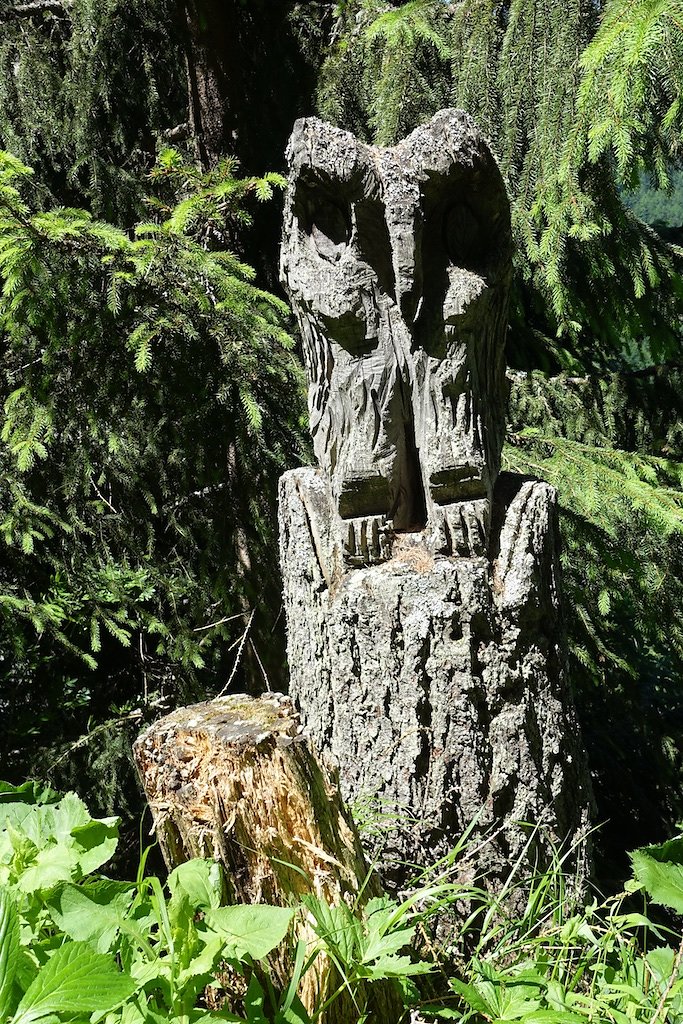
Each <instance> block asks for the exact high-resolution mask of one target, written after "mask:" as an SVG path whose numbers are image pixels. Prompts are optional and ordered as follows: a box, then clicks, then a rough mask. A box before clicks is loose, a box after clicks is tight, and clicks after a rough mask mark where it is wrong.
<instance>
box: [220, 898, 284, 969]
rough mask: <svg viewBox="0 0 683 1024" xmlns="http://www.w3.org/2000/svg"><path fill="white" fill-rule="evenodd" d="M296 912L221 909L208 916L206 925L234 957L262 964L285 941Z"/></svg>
mask: <svg viewBox="0 0 683 1024" xmlns="http://www.w3.org/2000/svg"><path fill="white" fill-rule="evenodd" d="M293 917H294V911H293V910H288V909H287V908H285V907H268V906H265V905H263V904H255V905H254V906H235V907H221V908H220V910H211V911H208V912H207V914H206V922H207V924H209V925H210V926H211V928H213V929H214V930H215V931H217V932H218V934H219V935H221V936H222V937H223V938H224V940H225V943H226V945H227V946H228V947H229V948H230V950H231V951H232V954H233V955H234V956H235V957H236V958H237V959H241V958H242V957H244V956H250V957H252V958H253V959H254V960H261V959H262V958H263V957H264V956H267V955H268V953H270V951H271V950H272V949H275V947H276V946H279V944H280V943H281V942H282V940H283V939H284V937H285V935H286V934H287V930H288V928H289V925H290V922H291V920H292V918H293Z"/></svg>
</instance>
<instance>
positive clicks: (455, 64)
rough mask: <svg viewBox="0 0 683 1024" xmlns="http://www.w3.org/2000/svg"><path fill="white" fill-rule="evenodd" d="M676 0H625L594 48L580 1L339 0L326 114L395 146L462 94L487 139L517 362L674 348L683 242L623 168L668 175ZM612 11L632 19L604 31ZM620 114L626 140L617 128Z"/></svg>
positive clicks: (587, 360)
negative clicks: (674, 244) (507, 226)
mask: <svg viewBox="0 0 683 1024" xmlns="http://www.w3.org/2000/svg"><path fill="white" fill-rule="evenodd" d="M676 6H677V5H676V4H668V5H666V4H658V3H654V2H653V0H650V2H648V3H646V2H643V3H642V4H635V5H627V8H626V9H625V8H624V5H623V4H619V3H618V2H616V0H615V3H614V4H613V5H612V6H610V5H609V4H608V5H607V10H606V11H605V13H604V17H603V22H602V28H601V30H600V32H599V33H598V35H597V36H596V37H595V40H594V41H593V43H591V45H590V47H589V48H588V49H586V47H587V46H588V44H589V43H590V41H591V39H592V37H593V35H594V33H595V31H596V28H597V9H596V7H595V5H593V4H586V3H584V2H582V0H571V2H569V3H563V4H548V3H544V2H540V0H539V2H536V0H532V2H528V0H511V2H510V3H506V4H498V3H494V2H493V0H460V2H457V3H455V2H443V0H441V2H437V0H411V2H410V3H403V4H399V3H394V4H390V3H387V2H383V0H356V2H353V3H348V4H346V5H344V8H343V10H342V12H341V23H340V25H339V26H338V31H337V38H336V40H335V42H334V44H333V46H332V47H331V49H330V52H329V55H328V57H327V59H326V62H325V65H324V67H323V70H322V73H321V78H320V85H319V91H318V103H319V107H320V110H321V113H322V114H323V115H324V116H326V117H328V118H330V119H332V120H333V121H335V122H337V123H339V124H341V125H342V126H344V127H348V128H351V129H352V130H354V131H355V132H357V133H359V134H360V135H361V136H362V137H364V138H367V139H370V140H373V141H376V142H379V143H381V144H388V143H392V142H395V141H397V140H398V139H399V138H400V137H401V136H403V135H404V134H406V133H407V132H408V131H410V130H411V129H412V128H414V127H415V126H416V124H418V123H420V122H421V121H424V120H425V119H427V118H428V117H429V116H430V115H431V114H432V113H433V112H434V111H435V110H437V109H438V108H439V107H441V106H444V105H446V104H451V105H453V106H459V107H463V108H464V109H465V110H468V111H469V112H470V113H471V114H472V115H473V117H474V118H475V120H476V121H477V123H478V125H479V127H480V128H481V129H482V131H483V132H484V133H485V135H487V136H488V138H489V139H490V140H491V143H492V145H493V149H494V151H495V153H496V154H497V156H498V159H499V162H500V166H501V170H502V172H503V175H504V177H505V179H506V182H507V186H508V189H509V192H510V196H511V200H512V218H513V226H514V231H515V237H516V241H517V278H516V298H515V304H514V322H513V326H514V335H513V337H512V340H511V350H510V357H511V361H512V362H513V363H514V364H515V365H517V366H528V365H529V364H530V363H531V365H538V361H539V360H542V361H544V362H545V364H550V365H554V366H555V367H556V368H563V369H568V370H577V369H578V370H580V369H581V368H586V367H587V366H590V365H593V366H598V367H601V368H603V367H604V366H605V365H609V363H610V361H611V360H614V358H615V357H616V358H619V357H620V356H621V353H622V351H623V346H624V339H625V338H629V339H632V340H633V341H634V343H637V344H639V345H640V346H641V347H642V348H643V349H644V351H645V353H646V357H647V358H650V357H654V359H656V360H658V359H660V358H669V357H671V356H672V354H677V353H678V347H679V339H678V330H677V325H678V311H679V308H680V303H681V298H682V295H683V293H682V291H681V280H680V267H679V259H678V254H677V253H676V252H674V251H673V250H672V249H671V248H670V247H669V246H667V245H666V244H665V243H663V242H662V241H661V239H659V238H658V236H657V235H655V234H654V233H653V232H651V231H649V230H648V229H647V228H645V227H644V226H643V225H642V224H641V223H640V222H639V221H637V219H636V218H634V217H633V216H632V215H631V214H630V213H629V211H628V210H627V208H626V207H625V206H624V203H623V201H622V199H621V196H620V193H619V188H618V178H617V174H616V173H615V171H616V172H618V173H619V175H621V178H622V179H623V181H625V182H626V184H627V185H630V186H632V187H635V186H637V183H638V182H637V172H638V171H639V170H640V169H642V168H643V167H647V168H648V169H651V170H652V171H653V172H654V173H655V174H656V179H657V180H658V181H662V182H663V183H666V180H667V179H666V176H665V173H664V170H663V168H664V162H665V160H669V161H670V160H671V159H672V158H675V156H676V154H677V144H676V141H675V140H676V138H677V127H678V122H677V121H676V117H677V116H678V115H677V113H676V112H677V111H678V106H677V105H676V96H677V92H676V90H677V88H678V86H677V84H676V83H677V82H678V81H680V76H679V78H678V79H677V78H676V75H677V73H678V72H677V68H679V67H680V61H679V58H678V57H677V53H678V51H677V49H676V47H678V48H680V47H681V42H680V32H678V35H677V38H676V42H675V45H673V44H672V45H670V39H671V37H672V36H673V34H674V31H675V17H674V15H673V14H672V13H671V11H672V9H673V8H675V7H676ZM662 8H667V11H666V12H664V13H662V11H661V10H660V9H662ZM617 9H618V10H620V11H621V12H622V22H623V21H626V22H627V24H628V32H626V31H625V30H624V31H622V32H621V34H619V33H618V32H617V33H615V32H611V33H610V32H609V31H608V28H609V24H610V23H611V22H610V18H612V19H613V18H614V15H613V13H612V12H613V10H614V11H616V10H617ZM653 9H656V13H655V14H653V13H652V10H653ZM641 21H644V22H646V27H647V29H648V32H645V30H644V28H643V26H642V25H641ZM648 33H649V34H648ZM625 39H629V40H630V41H631V47H632V48H633V47H634V46H635V45H636V41H639V42H640V44H641V45H640V49H639V50H638V52H637V56H634V54H633V53H632V52H631V50H628V48H627V45H626V42H625ZM634 40H635V41H634ZM636 65H637V68H638V69H639V75H640V86H639V85H638V84H637V83H636V82H634V78H635V75H634V74H633V73H632V70H633V68H632V66H636ZM653 67H656V68H657V75H656V76H654V81H653V82H651V81H650V79H649V78H648V76H649V75H650V70H651V69H652V68H653ZM660 69H661V70H660ZM610 75H611V78H610ZM660 76H661V78H662V79H663V82H664V84H663V85H662V86H661V88H660V87H659V86H658V84H657V82H658V79H659V77H660ZM617 81H620V82H626V81H628V82H632V83H633V88H632V89H631V90H630V91H628V90H627V91H626V94H625V95H624V96H623V97H622V98H621V100H620V101H619V102H621V103H622V105H623V107H624V109H623V111H621V112H620V111H616V112H615V110H614V109H613V108H612V106H609V105H608V104H610V103H612V100H611V99H609V97H611V96H612V94H613V92H614V91H615V90H613V89H612V86H613V85H614V83H615V82H617ZM646 83H648V86H647V88H646V87H645V85H646ZM600 103H602V107H600ZM606 104H607V105H608V106H605V105H606ZM644 111H646V113H643V112H644ZM639 118H640V119H644V127H643V129H642V131H639V130H638V127H637V126H638V125H639V124H640V121H639ZM660 118H661V119H662V124H663V125H664V127H663V128H662V129H661V130H660V131H659V136H658V139H659V142H658V146H657V147H655V146H654V145H653V144H652V138H651V136H652V132H654V131H657V130H658V129H657V128H656V126H657V125H658V124H659V123H660ZM624 120H626V124H625V126H624V127H623V131H626V132H628V134H629V140H630V141H629V142H628V144H627V145H625V144H624V142H623V140H621V141H620V139H621V136H618V134H617V133H618V132H621V131H622V127H621V125H622V121H624ZM607 124H610V125H612V126H613V129H612V130H611V132H607V131H606V129H605V125H607ZM600 125H602V128H601V127H600ZM647 125H649V128H647V127H646V126H647ZM618 126H619V127H618ZM638 132H639V133H638ZM678 135H680V131H679V132H678ZM645 152H647V153H648V156H647V157H646V158H644V157H643V156H642V154H643V153H645ZM629 153H630V154H631V156H630V157H629V156H628V154H629ZM638 154H640V156H639V155H638ZM615 164H616V166H615ZM606 290H609V292H610V294H611V296H612V298H613V301H612V302H611V303H610V304H609V306H606V304H605V302H604V294H605V291H606Z"/></svg>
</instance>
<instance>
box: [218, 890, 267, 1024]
mask: <svg viewBox="0 0 683 1024" xmlns="http://www.w3.org/2000/svg"><path fill="white" fill-rule="evenodd" d="M226 909H227V908H226ZM244 1009H245V1010H246V1012H247V1021H248V1022H249V1024H268V1020H267V1018H266V1016H265V1014H264V1012H263V989H262V988H261V985H260V983H259V980H258V978H257V977H256V975H255V974H254V975H252V978H251V981H250V982H249V988H248V989H247V994H246V995H245V997H244Z"/></svg>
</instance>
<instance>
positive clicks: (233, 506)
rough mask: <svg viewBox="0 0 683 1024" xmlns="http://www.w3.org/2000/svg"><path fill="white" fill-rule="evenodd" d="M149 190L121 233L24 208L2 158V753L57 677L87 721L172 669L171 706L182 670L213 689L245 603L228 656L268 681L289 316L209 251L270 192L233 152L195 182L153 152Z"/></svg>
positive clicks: (287, 427)
mask: <svg viewBox="0 0 683 1024" xmlns="http://www.w3.org/2000/svg"><path fill="white" fill-rule="evenodd" d="M155 184H157V185H158V193H159V196H158V198H157V199H156V201H155V203H154V204H153V209H155V210H157V211H158V215H157V217H156V218H155V219H153V220H150V221H149V222H147V223H141V224H138V225H137V227H136V228H135V230H134V231H133V232H131V233H127V232H124V231H121V230H120V229H118V228H115V227H113V226H112V225H110V224H107V223H104V222H102V221H97V220H94V219H93V218H92V217H91V215H90V214H88V213H86V212H85V211H83V210H77V209H55V210H47V211H40V210H36V209H35V208H34V207H33V205H32V190H31V175H30V172H29V170H28V169H27V168H26V167H25V166H23V165H22V164H21V163H20V162H19V161H18V160H16V159H15V158H13V157H10V156H8V155H6V154H3V155H2V156H0V279H1V280H2V291H1V292H0V338H1V344H2V356H3V358H2V367H1V370H0V374H1V376H0V380H1V381H2V384H1V390H2V397H3V406H2V416H1V420H0V436H1V438H2V446H1V447H0V546H1V548H2V555H1V556H0V565H2V569H0V636H1V638H2V641H1V643H0V646H1V647H2V649H3V650H4V651H5V652H7V653H8V654H9V655H10V656H11V657H10V660H9V661H8V663H7V665H8V668H9V679H10V680H11V679H14V680H16V681H17V682H19V681H20V680H22V672H23V673H24V676H25V678H23V684H24V685H23V687H22V686H20V687H19V690H20V692H21V694H22V695H21V696H18V697H17V700H16V702H15V703H14V704H13V707H12V708H8V711H7V715H6V717H5V720H4V722H3V726H4V729H5V730H6V743H7V745H8V746H9V747H10V749H11V748H12V746H13V745H16V746H19V747H23V746H24V744H26V742H29V743H31V744H32V745H35V743H36V736H35V722H36V719H37V720H38V721H40V717H41V716H44V718H45V720H44V721H43V723H42V728H41V729H39V730H38V731H39V732H40V733H41V735H40V739H41V740H42V741H43V742H44V741H45V740H46V739H47V738H48V735H49V731H50V728H52V727H54V721H55V718H54V716H55V715H56V714H57V713H58V712H60V713H61V712H62V711H63V710H64V709H63V707H62V702H63V701H64V696H65V689H66V690H67V692H68V685H67V680H68V679H69V678H70V677H76V678H80V680H81V683H80V686H81V691H85V696H84V698H83V700H84V701H85V704H86V706H89V707H90V709H91V711H92V713H94V714H95V715H96V716H98V717H99V718H100V719H101V718H102V716H106V714H107V713H108V712H109V707H110V705H111V704H113V705H115V706H116V705H119V706H120V705H125V704H126V702H127V701H128V700H130V699H135V696H136V695H138V694H139V695H142V694H143V693H144V694H145V696H149V695H150V694H153V693H154V692H158V691H159V690H161V691H163V692H166V693H169V691H170V692H173V691H175V690H177V688H178V686H177V684H174V683H173V681H172V676H175V675H176V674H178V673H179V674H180V675H181V677H182V680H183V684H182V686H181V691H182V692H183V693H184V696H185V697H186V698H187V697H188V696H190V695H191V693H192V692H193V687H194V686H196V683H197V679H198V673H202V672H203V679H204V687H209V688H210V687H211V686H212V685H213V686H214V687H218V688H220V686H222V685H223V683H224V682H225V680H226V677H227V675H228V674H229V672H230V671H231V670H232V666H233V664H234V660H235V652H234V650H233V651H232V653H229V652H230V648H231V645H232V644H233V642H234V641H235V638H237V639H238V640H239V638H240V635H241V634H242V633H243V632H244V629H245V625H246V623H247V622H248V621H250V617H251V614H252V612H255V613H256V617H255V618H254V621H253V624H252V631H251V633H250V637H249V645H248V648H247V649H248V651H249V652H250V653H251V658H252V662H253V663H254V665H256V663H257V660H258V658H259V657H260V659H261V662H262V663H263V665H264V669H263V670H264V671H271V670H272V665H271V664H269V657H268V651H269V650H270V649H271V647H272V642H271V640H270V639H269V640H268V641H267V642H266V641H265V640H264V637H265V636H268V635H269V632H270V629H271V627H272V623H273V621H274V620H275V618H276V615H277V609H278V607H279V584H278V582H277V578H276V576H275V572H276V570H275V567H274V564H273V562H274V560H273V558H272V557H271V554H270V553H271V551H272V549H273V547H274V533H275V495H276V483H277V478H278V476H279V474H280V472H281V471H282V469H283V468H284V467H285V466H287V465H289V464H291V463H292V462H293V461H294V460H295V459H296V458H297V456H298V454H299V452H300V450H301V445H302V444H303V439H302V429H301V415H302V412H301V410H302V405H301V398H302V381H301V376H300V371H299V368H298V364H297V363H296V361H295V360H294V358H293V356H292V354H291V353H290V349H291V346H292V342H291V339H290V338H289V335H288V334H287V332H286V327H285V324H286V319H287V313H288V311H287V307H286V306H285V305H284V304H283V303H282V302H281V301H280V300H279V299H277V298H275V297H274V296H272V295H270V294H268V293H266V292H264V291H263V290H261V289H259V288H258V287H257V286H256V285H255V284H254V283H253V271H251V269H250V268H249V267H248V266H246V265H244V264H243V263H242V262H240V261H239V260H238V259H237V258H236V257H235V256H233V255H232V253H231V252H230V251H229V250H227V249H223V248H222V249H217V248H215V247H214V246H213V245H212V241H213V240H214V239H215V237H216V236H217V235H220V236H221V237H225V235H226V234H228V233H229V232H230V231H231V230H234V229H235V227H236V226H242V227H243V226H244V225H245V224H247V223H248V221H249V216H248V214H247V212H246V209H245V204H246V203H247V201H248V200H249V198H250V197H253V198H254V200H256V199H266V198H268V197H269V196H270V195H271V194H272V190H273V187H275V186H278V185H281V184H282V181H281V179H279V178H278V177H277V176H273V175H271V176H268V177H267V178H264V179H239V178H238V177H236V175H235V166H234V162H230V161H226V162H225V163H223V164H221V165H220V166H219V167H218V168H217V169H215V170H214V171H213V172H212V174H211V176H209V177H208V178H205V179H203V178H201V177H199V176H198V175H197V172H196V171H195V170H194V169H192V168H185V167H184V165H183V164H182V162H181V161H180V159H179V157H178V156H177V154H175V153H174V152H173V151H168V152H166V153H164V154H163V155H162V159H161V162H160V165H159V167H158V169H157V171H156V176H155ZM178 192H180V193H181V194H182V196H183V198H182V199H181V201H180V202H178V203H174V204H173V205H172V206H171V205H169V204H168V201H167V200H168V196H169V195H171V194H177V193H178ZM285 410H286V412H285ZM257 609H258V610H257ZM259 648H260V653H259ZM254 659H256V660H254ZM79 661H80V666H78V664H77V663H78V662H79ZM22 665H23V666H24V669H22ZM246 665H247V659H244V664H243V666H242V668H244V667H245V666H246ZM173 666H177V669H173ZM259 671H260V669H259ZM52 673H54V675H52ZM247 676H248V673H247ZM241 679H242V681H243V682H244V679H245V677H244V675H243V676H242V677H241ZM27 680H30V683H28V685H27ZM176 683H177V681H176ZM41 691H42V692H41ZM39 692H41V697H40V699H38V696H37V694H38V693H39ZM78 692H79V688H78V686H76V690H75V692H74V693H73V700H74V706H78V702H79V700H78ZM199 692H201V691H199ZM31 705H33V714H34V716H35V717H34V729H33V730H32V732H33V736H22V735H21V729H22V728H23V727H24V724H25V722H24V716H23V715H22V714H20V713H19V710H20V709H21V708H22V706H27V708H29V707H30V706H31ZM67 707H68V704H67ZM66 732H67V736H66V737H65V736H64V735H63V734H62V733H61V727H60V735H59V739H60V740H62V741H64V740H65V739H68V728H67V730H66ZM46 734H47V735H46ZM6 749H7V748H6ZM27 753H28V752H27V751H26V749H23V751H19V752H17V753H16V755H15V756H16V757H17V758H18V760H19V763H20V762H21V757H22V756H26V755H27Z"/></svg>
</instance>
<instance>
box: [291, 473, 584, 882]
mask: <svg viewBox="0 0 683 1024" xmlns="http://www.w3.org/2000/svg"><path fill="white" fill-rule="evenodd" d="M334 518H335V513H334V506H333V501H332V497H331V494H330V490H329V485H328V484H327V482H326V480H325V478H324V476H323V475H322V473H321V472H320V471H319V470H314V469H300V470H294V471H292V472H290V473H287V474H285V476H283V478H282V480H281V483H280V540H281V558H282V568H283V573H284V594H285V610H286V615H287V623H288V638H289V639H288V643H289V647H288V652H289V665H290V678H291V684H290V692H291V695H292V697H293V699H294V701H295V702H296V704H297V706H298V707H299V709H300V711H301V716H302V720H303V722H304V724H305V727H306V732H307V735H309V736H310V737H311V740H312V742H313V744H314V745H315V747H316V748H317V749H319V750H321V751H324V752H326V753H327V754H328V755H329V756H330V757H331V758H332V760H333V761H334V763H336V764H337V765H338V767H339V771H340V778H341V786H342V792H343V795H344V798H345V799H347V800H358V799H359V798H361V797H368V796H370V797H378V798H379V800H380V801H381V804H382V806H383V808H384V810H385V811H388V812H390V813H391V812H395V813H396V815H397V817H398V822H397V824H396V827H395V828H394V830H393V833H392V835H391V840H390V842H388V844H387V848H386V850H385V857H386V858H387V859H388V860H389V861H392V860H393V861H394V862H395V863H396V864H397V866H396V868H395V870H394V872H393V874H394V877H395V878H396V880H397V881H398V882H402V881H404V880H405V878H406V876H407V875H409V871H406V869H405V868H404V867H402V866H401V864H402V863H404V862H406V861H408V862H414V863H418V864H421V865H429V864H433V863H434V862H435V861H436V860H437V859H438V858H439V857H440V856H441V855H443V854H445V853H447V852H448V850H449V849H450V848H452V847H453V846H454V844H455V843H456V841H457V839H458V837H459V836H460V834H461V833H462V831H463V830H464V829H465V828H466V827H467V825H468V824H469V823H470V822H471V821H472V820H473V819H474V818H475V817H476V818H477V819H478V824H477V829H476V831H475V836H477V837H479V838H481V837H482V835H484V834H486V833H490V834H491V840H490V842H488V843H485V844H483V845H480V846H479V848H478V852H477V853H476V856H474V857H472V858H471V859H470V860H466V861H465V862H464V866H463V874H464V876H465V877H468V876H469V877H470V878H473V877H475V876H479V877H481V876H486V879H487V884H488V885H490V886H493V887H496V886H500V884H501V882H502V880H503V879H504V878H505V877H506V875H507V873H508V871H509V869H510V866H511V865H512V864H514V862H515V861H516V859H517V858H518V857H519V856H520V855H521V854H522V853H523V851H524V850H525V846H526V844H527V842H528V840H529V835H530V832H531V828H530V826H538V828H539V831H538V833H537V835H536V837H535V839H533V840H532V842H531V845H530V847H529V848H528V850H527V853H526V863H527V865H528V864H529V863H531V862H533V860H534V857H535V856H538V857H540V859H541V862H542V861H543V860H544V859H545V860H547V858H548V856H549V851H550V845H551V844H560V843H563V842H566V841H569V842H572V841H574V840H576V839H578V838H579V837H580V836H581V835H583V834H584V833H585V832H586V831H587V829H588V817H589V808H590V803H591V796H590V782H589V778H588V773H587V768H586V762H585V756H584V753H583V749H582V744H581V738H580V733H579V729H578V726H577V722H576V717H575V713H574V708H573V702H572V696H571V693H570V691H569V687H568V684H567V679H566V674H565V665H564V650H563V640H564V633H563V627H562V616H561V604H560V581H559V566H558V533H557V523H556V495H555V492H554V490H553V489H552V488H551V487H550V486H549V485H547V484H544V483H541V482H539V481H535V480H530V479H525V478H522V477H515V476H512V475H511V474H502V476H501V477H500V479H499V483H498V485H497V488H496V493H495V501H494V516H493V525H492V535H491V548H490V557H489V556H484V557H477V558H449V557H443V556H438V555H437V556H434V555H433V554H432V553H431V552H430V551H429V549H428V547H427V546H426V545H425V544H424V543H423V539H422V534H419V533H417V534H403V535H398V536H397V537H396V538H395V539H394V547H393V551H394V553H393V557H392V558H391V560H390V561H388V562H385V563H384V564H381V565H371V566H368V567H366V568H356V569H352V570H349V569H348V566H347V565H346V563H345V559H344V554H343V551H342V550H341V545H340V544H339V541H338V539H337V533H336V529H335V524H334ZM401 819H403V823H401ZM520 822H525V823H530V826H529V825H525V824H520ZM390 874H391V871H390Z"/></svg>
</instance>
